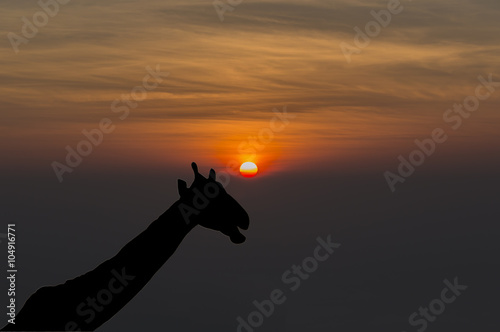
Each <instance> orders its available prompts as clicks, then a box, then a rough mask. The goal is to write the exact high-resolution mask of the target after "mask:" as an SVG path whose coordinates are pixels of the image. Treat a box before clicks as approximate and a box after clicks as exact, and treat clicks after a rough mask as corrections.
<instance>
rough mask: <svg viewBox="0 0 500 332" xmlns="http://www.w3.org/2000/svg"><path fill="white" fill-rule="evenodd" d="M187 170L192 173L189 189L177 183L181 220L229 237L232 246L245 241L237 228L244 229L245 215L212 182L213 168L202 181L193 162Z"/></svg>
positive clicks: (220, 185)
mask: <svg viewBox="0 0 500 332" xmlns="http://www.w3.org/2000/svg"><path fill="white" fill-rule="evenodd" d="M191 167H192V168H193V171H194V181H193V183H192V184H191V186H190V187H189V188H188V186H187V183H186V182H185V181H183V180H180V179H179V180H178V187H179V194H180V196H181V199H180V204H179V210H180V212H181V214H182V216H183V218H184V221H185V222H186V223H188V224H189V223H195V224H199V225H201V226H203V227H206V228H210V229H213V230H217V231H220V232H222V233H223V234H225V235H227V236H229V237H230V239H231V241H232V242H233V243H243V242H244V241H245V239H246V238H245V236H244V235H243V234H241V233H240V231H239V229H238V227H239V228H242V229H248V226H249V221H250V219H249V217H248V214H247V212H246V211H245V210H244V209H243V207H241V205H240V204H239V203H238V202H237V201H236V200H235V199H234V198H233V197H231V196H230V195H229V194H228V193H227V192H226V190H225V189H224V187H223V186H222V184H220V183H219V182H217V181H216V174H215V171H214V170H213V169H211V170H210V174H209V176H208V178H205V177H204V176H203V175H201V174H200V173H199V172H198V166H197V165H196V163H192V164H191Z"/></svg>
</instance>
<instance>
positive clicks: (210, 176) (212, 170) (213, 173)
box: [208, 168, 215, 181]
mask: <svg viewBox="0 0 500 332" xmlns="http://www.w3.org/2000/svg"><path fill="white" fill-rule="evenodd" d="M208 177H209V178H210V179H212V180H214V181H215V171H214V169H213V168H212V169H210V174H209V175H208Z"/></svg>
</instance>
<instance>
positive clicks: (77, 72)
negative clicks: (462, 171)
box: [0, 0, 500, 174]
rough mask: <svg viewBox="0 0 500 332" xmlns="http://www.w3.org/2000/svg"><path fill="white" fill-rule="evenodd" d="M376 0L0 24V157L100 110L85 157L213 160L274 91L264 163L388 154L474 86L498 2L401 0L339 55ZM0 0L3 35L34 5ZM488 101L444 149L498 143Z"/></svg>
mask: <svg viewBox="0 0 500 332" xmlns="http://www.w3.org/2000/svg"><path fill="white" fill-rule="evenodd" d="M386 3H387V2H386V1H354V2H352V1H337V2H335V3H326V2H322V1H286V2H285V1H275V2H273V3H269V2H262V1H245V2H244V3H242V4H241V5H240V6H238V7H237V8H236V9H235V11H234V12H232V13H228V14H226V19H225V20H224V22H220V21H219V19H218V17H217V14H216V13H215V10H214V9H213V7H212V5H211V4H210V3H209V2H190V3H189V4H186V3H185V2H183V1H170V2H168V3H166V2H165V1H150V2H148V5H147V7H146V6H145V5H144V3H141V2H125V1H109V2H106V3H105V4H102V3H101V2H98V1H89V2H85V3H77V2H70V3H68V4H67V5H65V6H63V7H61V8H60V12H59V14H58V15H57V16H55V17H54V18H51V19H50V22H49V23H48V24H47V26H45V27H43V28H41V29H40V32H39V34H38V35H37V36H36V37H34V38H33V39H32V40H30V41H29V43H28V44H26V45H21V46H20V52H19V53H18V54H16V53H15V52H13V50H12V48H11V45H10V42H9V40H8V39H7V38H3V39H2V40H1V43H0V53H1V58H2V61H1V62H0V81H1V82H2V84H1V85H0V96H1V98H2V106H1V108H2V122H1V124H0V125H1V126H2V128H1V130H2V134H3V138H4V139H3V140H2V141H1V142H0V149H1V151H2V154H5V155H6V156H8V158H9V160H10V163H9V164H8V165H3V167H4V168H5V167H6V168H9V169H16V168H19V167H20V168H35V169H38V170H40V171H42V172H45V171H50V163H51V162H52V161H54V160H56V161H61V162H62V161H63V160H64V158H65V155H66V154H65V150H64V149H65V147H66V146H67V145H70V146H75V145H76V144H77V143H78V142H79V141H80V140H81V139H82V138H83V136H82V134H81V131H82V130H83V129H88V130H90V129H92V128H95V127H96V126H97V125H98V123H99V121H100V120H101V119H102V118H110V119H112V120H113V122H114V124H116V130H115V131H114V132H113V133H111V134H109V135H106V136H105V139H104V142H103V144H102V145H100V146H99V147H97V148H95V150H94V152H93V153H92V155H91V156H89V157H88V158H86V160H85V164H86V165H87V166H85V167H88V169H94V168H96V169H98V168H100V167H113V166H116V165H123V164H124V163H126V164H137V165H141V167H146V168H147V167H169V166H171V167H174V166H175V167H177V166H179V165H181V164H182V165H185V164H186V163H189V162H190V161H192V159H197V161H198V162H199V163H201V164H208V165H212V166H213V167H215V168H218V169H222V168H224V167H225V165H226V164H227V163H228V162H229V161H230V160H233V159H234V160H238V161H241V162H243V161H245V159H248V158H247V157H248V156H245V154H242V153H241V152H239V151H238V146H239V145H240V144H241V143H242V142H245V141H247V140H248V137H249V136H254V137H255V136H257V135H258V133H259V132H260V131H261V130H262V129H263V128H267V127H269V121H270V120H271V119H272V118H273V117H274V114H273V109H274V108H277V109H279V110H281V109H283V107H284V106H286V107H287V110H288V112H289V113H290V114H293V115H294V116H296V117H295V118H294V119H291V120H290V123H289V124H288V125H287V126H286V128H285V129H284V130H283V131H281V132H279V133H276V135H275V136H274V138H273V140H272V141H271V142H269V143H268V144H265V147H264V148H262V150H261V151H259V152H258V153H257V155H256V156H255V158H254V159H255V162H256V163H257V164H258V165H259V168H260V169H261V170H262V171H263V172H267V173H269V174H271V173H272V172H277V171H282V170H288V171H293V170H299V169H300V170H304V169H318V168H320V166H321V165H327V167H329V166H331V165H335V164H338V165H340V164H342V165H344V166H343V167H344V168H345V169H349V168H350V167H351V166H350V165H358V166H359V164H360V163H364V164H366V163H367V162H369V163H378V162H387V163H390V162H391V161H393V160H395V158H396V157H397V155H398V154H403V153H406V152H407V151H408V152H409V150H408V149H411V146H412V142H413V140H414V139H416V138H424V137H426V136H427V135H429V134H430V132H431V131H432V129H434V128H435V127H438V126H443V121H442V115H443V112H444V111H445V110H446V109H447V108H449V107H451V106H452V105H453V103H455V102H461V101H462V100H463V98H465V97H466V96H468V95H470V94H472V93H473V92H474V88H475V86H476V85H477V76H478V75H483V76H486V75H487V74H488V73H496V70H497V69H498V60H499V59H498V56H499V54H500V52H499V46H498V45H499V43H498V39H499V38H500V37H499V36H498V33H497V32H498V23H497V22H498V14H500V7H499V5H498V3H497V2H494V1H482V2H480V3H476V2H472V1H460V4H461V6H462V7H461V8H462V9H461V11H460V12H459V13H458V12H455V11H454V9H453V8H452V6H451V3H455V2H452V1H427V0H419V1H418V2H414V3H411V4H407V5H406V7H405V10H404V11H403V12H402V13H401V14H399V15H398V16H395V17H393V20H392V23H391V25H390V26H388V27H387V28H385V29H384V30H383V31H382V33H381V34H380V35H379V36H378V37H376V38H374V39H373V41H372V43H371V44H370V46H368V47H367V48H366V49H363V51H362V53H361V54H357V55H354V56H353V58H352V59H353V61H352V63H350V64H348V63H346V61H345V58H344V55H343V54H342V53H341V51H340V48H339V44H340V43H341V42H349V43H352V40H353V36H354V32H353V27H355V26H363V25H364V24H365V23H366V22H368V21H370V20H371V19H372V17H371V16H370V10H372V9H377V10H379V9H382V8H384V6H385V5H386ZM277 4H279V6H278V5H277ZM5 6H6V9H4V11H3V12H2V14H3V15H2V20H0V30H2V31H3V33H2V35H4V36H5V35H6V34H7V33H8V32H15V33H20V30H21V26H22V22H21V20H20V18H21V17H22V16H30V15H32V14H33V13H35V12H36V11H37V10H39V8H38V7H37V5H36V4H35V3H32V4H28V3H24V2H22V3H19V2H9V3H6V5H5ZM450 6H451V7H450ZM443 8H446V11H444V10H443ZM464 8H466V9H467V10H466V11H464V10H463V9H464ZM485 8H488V10H485ZM157 64H158V65H159V66H160V67H161V70H162V71H168V72H169V73H170V75H169V77H168V78H166V79H165V80H164V81H163V82H162V83H161V84H160V85H159V86H158V88H156V89H154V90H153V91H150V92H149V93H148V96H147V98H146V99H145V100H144V101H142V102H139V105H138V107H137V108H135V109H133V110H131V113H130V116H129V117H128V118H127V119H125V120H123V121H122V120H119V119H118V115H119V114H116V113H113V112H112V111H111V103H112V102H113V100H115V99H119V98H120V96H121V95H122V94H129V93H130V91H131V89H132V88H134V87H135V86H137V85H139V84H141V82H142V79H143V77H144V75H145V74H146V70H145V67H146V66H151V67H154V66H155V65H157ZM495 75H496V76H495V77H496V79H497V80H500V75H498V74H495ZM499 101H500V93H497V94H494V95H493V96H492V97H491V98H489V99H488V100H486V101H484V102H482V104H481V108H480V110H479V111H478V112H476V113H475V114H474V116H473V117H471V118H470V119H468V120H467V123H466V124H465V125H464V126H463V128H461V129H460V130H459V131H456V132H453V135H454V139H453V140H450V142H449V144H448V149H449V150H448V151H449V152H448V153H451V156H450V158H459V156H460V155H459V153H460V152H459V151H460V149H463V148H464V142H467V143H468V144H469V145H470V144H472V146H470V147H469V148H471V149H473V150H474V151H480V150H481V147H484V146H485V145H487V144H491V142H495V143H496V144H498V142H499V141H500V140H499V134H498V121H499V115H498V105H499ZM466 147H467V146H466V145H465V148H466ZM455 151H456V154H455V155H453V153H454V152H455ZM487 153H488V152H487V151H486V152H485V156H484V157H485V158H487ZM453 156H454V157H453ZM321 163H323V164H321ZM153 165H155V166H153ZM82 167H83V166H82ZM78 171H82V170H78Z"/></svg>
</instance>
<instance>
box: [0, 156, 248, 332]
mask: <svg viewBox="0 0 500 332" xmlns="http://www.w3.org/2000/svg"><path fill="white" fill-rule="evenodd" d="M191 166H192V168H193V171H194V174H195V179H194V182H193V184H192V185H191V187H189V188H188V187H187V184H186V182H184V181H182V180H178V187H179V194H180V199H179V200H178V201H177V202H175V203H174V204H173V205H172V206H171V207H170V208H169V209H168V210H167V211H166V212H165V213H163V214H162V215H161V216H160V217H159V218H158V219H157V220H156V221H154V222H153V223H152V224H151V225H150V226H149V227H148V228H147V229H146V230H145V231H143V232H142V233H141V234H139V235H138V236H137V237H136V238H134V239H133V240H132V241H130V242H129V243H128V244H127V245H125V246H124V247H123V248H122V249H121V250H120V252H119V253H118V254H117V255H116V256H114V257H113V258H111V259H109V260H107V261H105V262H104V263H102V264H101V265H99V266H98V267H97V268H95V269H94V270H92V271H90V272H88V273H86V274H84V275H82V276H79V277H77V278H75V279H72V280H68V281H66V282H65V283H64V284H62V285H58V286H47V287H43V288H40V289H39V290H37V291H36V292H35V293H34V294H33V295H31V297H30V298H29V299H28V301H26V304H25V305H24V307H23V308H22V310H21V311H20V312H19V314H18V315H17V317H16V320H15V324H8V325H7V326H5V327H4V328H3V329H2V331H94V330H95V329H97V328H98V327H99V326H101V325H102V324H104V323H105V322H106V321H108V320H109V319H110V318H111V317H113V316H114V315H115V314H116V313H117V312H118V311H120V310H121V309H122V308H123V307H124V306H125V305H126V304H127V303H128V302H129V301H130V300H131V299H132V298H133V297H134V296H135V295H136V294H137V293H138V292H139V291H140V290H141V289H142V288H143V287H144V286H145V285H146V284H147V283H148V282H149V280H150V279H151V278H152V277H153V275H154V274H155V273H156V272H157V271H158V270H159V269H160V268H161V266H162V265H163V264H164V263H165V262H166V261H167V260H168V259H169V258H170V256H171V255H172V254H173V253H174V251H175V250H176V249H177V247H178V246H179V244H180V243H181V242H182V240H183V239H184V237H185V236H186V235H187V234H188V233H189V232H190V231H191V230H192V229H193V228H194V227H195V226H196V225H201V226H203V227H206V228H210V229H214V230H217V231H220V232H222V233H224V234H226V235H228V236H229V237H230V238H231V241H232V242H233V243H242V242H244V241H245V236H243V235H242V234H241V233H240V232H239V230H238V227H240V228H242V229H248V226H249V217H248V214H247V213H246V211H245V210H244V209H243V208H242V207H241V206H240V205H239V204H238V202H236V200H235V199H234V198H232V197H231V196H230V195H229V194H227V192H226V191H225V189H224V188H223V187H222V185H221V184H220V183H219V182H216V181H215V171H214V170H213V169H212V170H210V176H209V178H208V179H206V178H205V177H203V176H202V175H201V174H199V173H198V167H197V166H196V164H195V163H192V165H191Z"/></svg>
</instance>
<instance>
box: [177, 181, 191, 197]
mask: <svg viewBox="0 0 500 332" xmlns="http://www.w3.org/2000/svg"><path fill="white" fill-rule="evenodd" d="M177 188H178V189H179V195H181V197H182V196H184V195H185V194H186V193H187V190H188V189H187V183H186V181H183V180H181V179H179V180H177Z"/></svg>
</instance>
